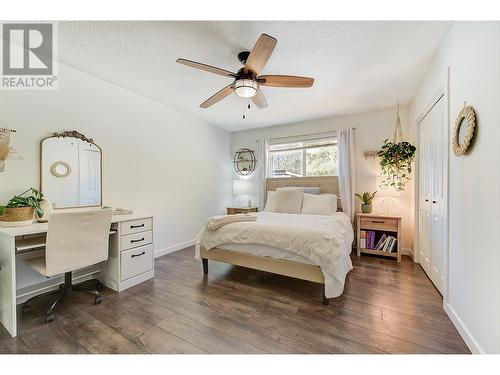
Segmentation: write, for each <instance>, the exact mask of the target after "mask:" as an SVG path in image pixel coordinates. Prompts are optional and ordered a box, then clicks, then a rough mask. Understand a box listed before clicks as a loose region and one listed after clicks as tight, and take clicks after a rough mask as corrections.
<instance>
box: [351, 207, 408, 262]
mask: <svg viewBox="0 0 500 375" xmlns="http://www.w3.org/2000/svg"><path fill="white" fill-rule="evenodd" d="M362 232H364V233H365V234H368V232H371V233H373V234H370V236H374V240H373V241H371V242H372V244H371V245H372V246H371V247H376V245H377V244H378V243H379V241H380V239H381V238H382V237H383V236H385V238H387V237H388V236H391V237H393V238H395V239H396V243H395V245H394V248H393V249H392V251H390V250H388V249H386V250H383V249H376V248H368V246H369V245H370V244H369V243H368V242H369V241H367V237H365V245H364V246H362V244H361V240H362ZM356 247H357V253H358V257H359V256H361V254H374V255H381V256H385V257H391V258H397V260H398V262H401V216H392V215H382V214H363V213H357V214H356Z"/></svg>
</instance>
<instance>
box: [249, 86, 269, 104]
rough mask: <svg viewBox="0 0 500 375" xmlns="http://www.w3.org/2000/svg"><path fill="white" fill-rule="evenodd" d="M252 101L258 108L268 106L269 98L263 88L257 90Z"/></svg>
mask: <svg viewBox="0 0 500 375" xmlns="http://www.w3.org/2000/svg"><path fill="white" fill-rule="evenodd" d="M252 101H253V102H254V104H255V105H256V106H257V107H258V108H266V107H267V100H266V97H265V96H264V93H263V92H262V90H261V89H259V90H257V93H256V94H255V95H254V96H252Z"/></svg>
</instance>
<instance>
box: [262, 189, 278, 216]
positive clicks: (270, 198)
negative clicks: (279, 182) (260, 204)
mask: <svg viewBox="0 0 500 375" xmlns="http://www.w3.org/2000/svg"><path fill="white" fill-rule="evenodd" d="M275 199H276V192H275V191H268V192H267V199H266V207H265V208H264V211H265V212H274V205H275Z"/></svg>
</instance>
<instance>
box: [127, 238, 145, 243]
mask: <svg viewBox="0 0 500 375" xmlns="http://www.w3.org/2000/svg"><path fill="white" fill-rule="evenodd" d="M141 241H144V237H142V238H141V239H139V240H130V243H136V242H141Z"/></svg>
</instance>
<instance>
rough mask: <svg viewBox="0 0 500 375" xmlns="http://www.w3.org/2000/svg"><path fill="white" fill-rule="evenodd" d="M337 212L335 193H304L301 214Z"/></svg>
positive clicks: (330, 213) (329, 213) (331, 213)
mask: <svg viewBox="0 0 500 375" xmlns="http://www.w3.org/2000/svg"><path fill="white" fill-rule="evenodd" d="M335 212H337V196H336V195H335V194H321V195H313V194H304V198H303V199H302V210H301V211H300V213H301V214H314V215H333V214H334V213H335Z"/></svg>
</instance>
